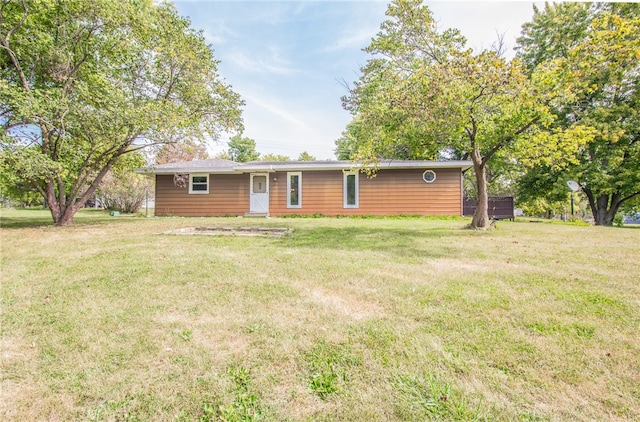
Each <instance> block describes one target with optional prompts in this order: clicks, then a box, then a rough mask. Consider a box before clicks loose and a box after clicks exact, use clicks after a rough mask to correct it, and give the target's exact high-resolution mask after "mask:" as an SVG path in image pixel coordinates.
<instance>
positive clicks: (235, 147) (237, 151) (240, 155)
mask: <svg viewBox="0 0 640 422" xmlns="http://www.w3.org/2000/svg"><path fill="white" fill-rule="evenodd" d="M227 145H228V146H229V149H228V150H227V154H228V156H229V159H230V160H232V161H237V162H238V163H245V162H247V161H256V160H258V159H259V158H260V153H259V152H258V151H257V150H256V141H254V140H253V139H251V138H244V137H242V136H241V135H236V136H234V137H232V138H231V139H230V140H229V142H228V144H227Z"/></svg>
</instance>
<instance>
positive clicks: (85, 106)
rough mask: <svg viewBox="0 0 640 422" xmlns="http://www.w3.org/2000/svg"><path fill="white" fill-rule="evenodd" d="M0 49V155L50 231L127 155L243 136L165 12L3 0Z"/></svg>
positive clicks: (186, 28)
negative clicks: (41, 207)
mask: <svg viewBox="0 0 640 422" xmlns="http://www.w3.org/2000/svg"><path fill="white" fill-rule="evenodd" d="M0 47H1V48H0V64H1V66H2V80H1V81H0V114H1V118H0V127H1V129H0V143H1V144H0V147H1V149H2V150H1V151H2V152H1V153H2V156H1V158H2V160H4V161H5V162H7V163H9V165H10V166H11V168H13V169H14V171H15V173H16V175H17V176H19V177H20V178H21V179H22V180H25V181H27V182H28V183H29V184H31V185H32V186H33V187H34V188H35V189H37V190H38V192H40V194H41V195H43V196H44V197H45V198H46V200H47V203H48V205H49V208H50V210H51V215H52V218H53V221H54V223H55V224H56V225H67V224H70V223H71V222H72V218H73V215H74V214H75V212H76V211H77V210H78V209H79V208H80V207H82V205H83V204H84V203H85V202H86V201H87V199H89V198H90V197H91V196H92V195H93V193H94V191H95V190H96V188H97V187H98V185H99V184H100V182H101V180H102V179H103V177H104V176H105V175H106V174H107V173H108V172H109V170H110V169H111V168H112V167H113V166H114V164H115V163H116V162H117V161H118V160H119V159H120V157H121V156H123V155H124V154H127V153H129V152H132V151H135V150H137V149H140V148H143V147H145V146H148V145H153V144H156V145H157V144H162V143H167V142H173V141H175V140H177V139H194V140H196V139H197V140H200V141H205V140H206V139H210V138H216V137H217V136H218V134H219V133H220V132H221V131H222V130H239V129H240V128H241V124H242V123H241V110H240V107H241V105H242V101H241V100H240V98H239V96H238V95H237V94H236V93H234V92H233V91H232V90H231V89H230V87H229V86H228V85H227V84H225V83H224V82H223V81H222V80H221V79H220V77H219V76H218V73H217V62H216V61H215V60H214V57H213V52H212V50H211V48H210V47H209V46H207V44H206V43H205V41H204V37H203V35H202V34H201V33H198V32H196V31H194V30H193V29H192V28H191V27H190V24H189V22H188V21H187V20H186V19H184V18H181V17H180V16H178V14H177V12H176V9H175V8H174V7H173V6H172V5H171V4H169V3H164V2H161V3H158V2H155V1H152V0H122V1H117V2H114V1H111V0H95V1H91V2H87V1H85V0H37V1H36V0H15V1H4V2H2V3H0ZM19 128H24V130H23V131H22V132H23V136H19V135H18V134H17V132H16V131H17V130H18V129H19Z"/></svg>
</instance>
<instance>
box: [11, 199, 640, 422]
mask: <svg viewBox="0 0 640 422" xmlns="http://www.w3.org/2000/svg"><path fill="white" fill-rule="evenodd" d="M1 212H2V214H1V217H2V229H0V236H1V242H2V246H1V248H2V249H1V264H2V289H1V299H2V311H1V312H2V314H1V323H2V327H1V328H2V343H1V350H2V368H1V376H2V380H1V383H2V384H1V396H2V397H1V400H0V419H2V420H91V421H100V420H105V421H106V420H129V421H133V420H141V421H146V420H163V421H164V420H177V421H190V420H200V421H218V420H226V421H235V420H277V421H281V420H290V421H298V420H380V421H386V420H492V421H493V420H505V421H510V420H567V421H569V420H571V421H573V420H611V421H619V420H638V419H640V365H638V362H639V359H640V336H639V335H638V333H639V332H640V300H639V298H640V284H639V281H640V260H639V259H638V258H639V257H640V230H637V229H627V228H602V227H584V226H571V225H562V224H533V223H529V222H524V221H523V222H499V223H498V225H497V229H495V230H492V231H488V232H476V231H469V230H465V229H463V228H464V226H465V225H466V224H467V223H468V221H467V220H465V219H429V218H399V219H377V218H373V219H352V218H345V219H337V218H335V219H331V218H314V219H302V218H286V219H279V218H271V219H266V220H264V219H262V220H260V219H258V220H256V219H239V218H194V219H187V218H150V219H146V218H142V217H125V216H121V217H109V216H108V215H107V214H106V213H104V212H98V211H94V210H87V211H82V212H81V213H80V214H79V216H78V218H77V219H76V220H77V223H76V224H75V225H74V226H72V227H68V228H53V227H51V226H50V224H49V222H48V220H47V219H46V217H47V214H46V213H45V212H42V211H7V210H2V211H1ZM194 226H219V227H247V226H251V227H287V228H292V229H293V232H292V233H290V234H288V235H286V236H284V237H282V238H260V237H243V236H177V235H162V234H160V233H162V232H164V231H167V230H175V229H179V228H185V227H194Z"/></svg>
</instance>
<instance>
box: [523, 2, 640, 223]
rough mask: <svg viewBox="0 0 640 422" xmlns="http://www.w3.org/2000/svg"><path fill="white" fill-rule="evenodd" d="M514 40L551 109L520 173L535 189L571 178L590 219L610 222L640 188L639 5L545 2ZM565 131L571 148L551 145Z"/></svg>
mask: <svg viewBox="0 0 640 422" xmlns="http://www.w3.org/2000/svg"><path fill="white" fill-rule="evenodd" d="M520 44H521V45H520V48H519V53H518V54H519V55H520V56H521V57H523V58H524V59H525V60H527V61H528V62H529V64H530V66H532V79H533V81H534V83H535V85H536V86H537V87H538V89H539V90H540V91H541V92H545V93H547V96H548V98H549V102H548V104H549V105H550V107H551V110H552V111H553V113H554V115H555V119H554V124H553V125H552V126H551V127H550V130H549V131H548V132H545V133H542V134H541V135H540V136H539V137H538V145H537V146H538V148H536V150H535V151H536V154H535V156H533V157H530V158H531V160H530V161H528V162H527V161H526V160H525V163H526V164H529V166H530V167H531V170H530V175H529V177H527V178H526V179H525V180H526V181H527V183H528V184H529V185H531V184H533V185H535V186H539V187H540V189H541V190H542V189H545V190H551V189H552V186H553V185H556V186H557V185H558V184H560V185H561V184H562V183H564V182H566V181H567V180H575V181H577V182H578V183H579V184H580V185H581V188H582V191H583V192H584V194H585V195H586V196H587V198H588V200H589V204H590V207H591V211H592V214H593V216H594V219H595V221H596V224H599V225H610V224H611V223H612V222H613V218H614V217H615V214H616V212H617V211H618V210H619V209H620V207H622V206H623V205H625V204H633V203H634V201H637V198H638V196H640V171H638V169H640V92H639V88H640V64H639V63H640V5H638V4H564V3H563V4H559V5H553V6H549V5H547V6H546V7H545V10H544V12H537V13H536V14H535V16H534V20H533V22H532V23H530V24H527V25H525V26H524V27H523V35H522V37H521V38H520ZM571 138H573V139H580V140H581V142H578V143H574V145H575V146H576V148H575V150H573V151H571V154H566V152H565V153H563V152H562V151H559V150H555V149H554V148H553V146H554V145H556V144H557V140H558V139H565V140H566V139H571ZM536 178H537V179H538V180H533V179H536Z"/></svg>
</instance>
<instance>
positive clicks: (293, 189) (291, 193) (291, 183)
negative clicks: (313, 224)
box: [287, 172, 302, 208]
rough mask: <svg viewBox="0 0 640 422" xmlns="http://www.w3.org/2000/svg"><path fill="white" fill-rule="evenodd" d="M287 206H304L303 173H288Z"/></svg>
mask: <svg viewBox="0 0 640 422" xmlns="http://www.w3.org/2000/svg"><path fill="white" fill-rule="evenodd" d="M287 208H302V173H300V172H296V173H287Z"/></svg>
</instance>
